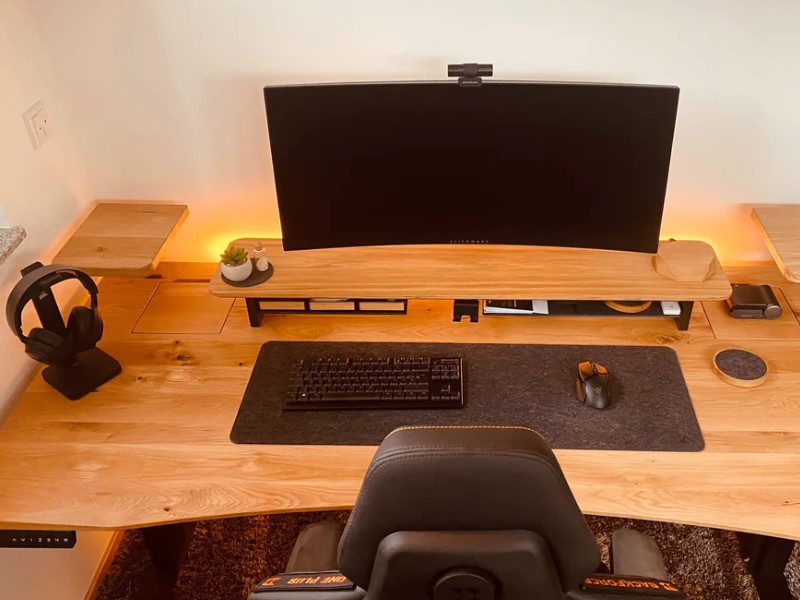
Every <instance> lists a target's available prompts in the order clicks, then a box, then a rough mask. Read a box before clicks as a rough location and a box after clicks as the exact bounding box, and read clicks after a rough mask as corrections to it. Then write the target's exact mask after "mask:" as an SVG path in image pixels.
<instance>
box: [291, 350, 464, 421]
mask: <svg viewBox="0 0 800 600" xmlns="http://www.w3.org/2000/svg"><path fill="white" fill-rule="evenodd" d="M462 373H463V368H462V364H461V358H433V357H425V356H423V357H419V356H417V357H399V356H392V357H383V358H319V357H311V358H301V359H298V360H297V361H296V362H295V364H294V367H293V371H292V373H291V376H290V380H289V385H288V389H287V392H286V399H285V401H284V404H283V410H342V409H403V408H460V407H462V406H463V405H464V385H463V379H462Z"/></svg>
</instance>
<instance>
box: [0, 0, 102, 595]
mask: <svg viewBox="0 0 800 600" xmlns="http://www.w3.org/2000/svg"><path fill="white" fill-rule="evenodd" d="M37 100H42V101H43V102H44V103H45V106H46V107H47V108H48V114H49V117H50V122H51V124H52V129H53V137H52V138H51V139H50V140H48V141H47V142H46V143H45V144H44V145H43V146H42V147H41V148H40V149H38V150H34V149H33V148H32V147H31V143H30V141H29V139H28V134H27V132H26V130H25V126H24V124H23V121H22V113H24V112H25V111H26V110H27V109H28V108H29V107H30V106H31V105H32V104H33V103H34V102H35V101H37ZM62 109H63V102H62V97H61V96H60V95H59V94H58V93H57V90H56V88H55V86H54V83H53V78H52V73H51V71H50V64H49V59H48V57H47V54H46V52H45V50H44V48H43V45H42V43H41V39H40V36H39V30H38V26H37V24H36V21H35V19H34V15H33V12H32V7H31V6H30V3H29V2H26V1H25V0H2V2H0V132H2V133H1V134H0V205H2V208H3V212H4V213H5V219H6V221H7V222H8V224H10V225H22V226H24V227H25V228H26V230H27V232H28V237H27V238H26V239H25V240H24V241H23V242H22V245H21V246H20V247H19V248H17V250H16V251H15V252H14V253H13V254H12V255H11V257H10V258H9V259H8V260H7V261H6V262H5V263H3V264H2V265H0V299H2V301H3V305H5V299H6V297H7V296H8V293H9V292H10V291H11V288H12V287H13V285H14V284H15V283H16V281H17V280H18V279H19V270H20V268H22V267H24V266H26V265H28V264H30V263H31V262H33V261H34V260H42V261H44V262H49V260H50V258H51V257H52V255H53V253H54V250H57V249H58V245H59V243H60V239H61V238H62V237H63V235H64V233H65V232H66V231H68V229H69V227H70V225H72V224H73V221H74V220H75V218H76V217H77V216H78V215H79V214H80V212H81V211H82V210H83V208H84V207H85V206H86V203H87V201H88V200H89V199H90V198H91V193H90V190H89V185H88V181H87V178H86V175H85V171H84V168H83V165H82V162H81V160H80V158H79V154H78V152H77V150H76V148H75V143H74V140H73V138H72V137H71V135H70V128H69V122H68V121H69V119H68V118H67V116H66V114H65V113H64V111H63V110H62ZM68 295H72V294H71V293H70V294H68ZM26 326H27V324H26ZM33 366H34V363H33V362H32V361H30V360H29V359H27V358H26V356H25V354H24V353H23V350H22V345H21V344H20V343H19V341H18V340H17V339H16V338H15V337H14V336H13V335H12V334H11V332H10V331H9V329H8V328H7V327H6V325H5V323H1V324H0V423H1V422H2V419H3V415H4V414H5V413H6V412H7V410H8V409H9V408H10V406H11V403H12V400H13V397H14V395H15V392H17V391H18V390H19V388H21V387H22V386H24V385H25V384H26V383H27V381H28V378H29V376H30V373H31V368H32V367H33ZM65 402H67V400H65ZM7 483H8V482H3V483H2V485H4V484H7ZM109 538H110V534H107V533H96V532H91V533H79V534H78V545H77V546H76V548H75V549H74V550H10V549H0V582H1V583H0V600H18V599H19V598H27V599H30V600H50V599H52V600H73V599H78V600H80V599H82V598H83V596H84V594H85V591H86V588H87V586H88V584H89V582H90V581H91V578H92V575H93V574H94V572H95V569H96V567H97V564H98V561H99V559H100V556H101V555H102V553H103V551H104V550H105V547H106V546H107V544H108V541H109ZM43 573H46V574H47V575H48V576H47V577H42V574H43ZM54 581H57V582H58V583H57V584H56V585H54V584H53V582H54Z"/></svg>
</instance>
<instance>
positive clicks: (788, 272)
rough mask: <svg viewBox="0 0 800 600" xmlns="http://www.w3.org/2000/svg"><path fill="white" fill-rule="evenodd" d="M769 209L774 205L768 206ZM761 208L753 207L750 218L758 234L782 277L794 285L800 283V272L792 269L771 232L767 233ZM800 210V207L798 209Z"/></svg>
mask: <svg viewBox="0 0 800 600" xmlns="http://www.w3.org/2000/svg"><path fill="white" fill-rule="evenodd" d="M766 206H767V207H769V206H772V205H766ZM758 210H759V207H758V206H755V207H753V210H752V211H750V217H751V218H752V219H753V222H754V223H755V224H756V228H757V229H758V232H759V233H760V234H761V239H762V240H763V241H764V245H765V246H766V247H767V250H769V253H770V255H771V256H772V260H774V261H775V264H776V265H777V266H778V270H779V271H780V272H781V275H783V277H784V278H785V279H787V280H788V281H791V282H792V283H800V272H799V271H795V270H793V269H791V268H790V267H789V266H788V265H787V264H786V262H785V261H784V259H783V256H782V255H781V253H780V251H779V250H778V248H777V247H776V246H775V243H774V242H773V241H772V238H771V237H770V234H769V232H768V231H767V228H766V226H765V225H764V222H763V221H762V220H761V215H759V214H758ZM798 210H800V207H798Z"/></svg>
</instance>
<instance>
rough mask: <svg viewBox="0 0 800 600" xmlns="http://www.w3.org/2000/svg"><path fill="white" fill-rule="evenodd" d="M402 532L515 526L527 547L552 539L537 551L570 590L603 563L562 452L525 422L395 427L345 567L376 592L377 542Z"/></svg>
mask: <svg viewBox="0 0 800 600" xmlns="http://www.w3.org/2000/svg"><path fill="white" fill-rule="evenodd" d="M398 532H462V533H463V532H466V533H469V532H496V533H499V532H513V536H515V537H514V539H518V540H519V541H520V542H521V543H522V544H523V546H524V545H525V544H528V545H532V546H537V544H539V542H537V540H544V542H543V543H541V544H539V546H538V547H539V550H536V551H537V552H539V553H540V554H541V553H542V552H544V553H549V556H551V557H552V558H549V557H544V558H547V560H548V561H550V562H551V563H552V564H553V565H554V567H555V572H556V573H557V575H556V577H557V580H558V582H559V583H560V587H561V589H562V590H563V591H564V592H567V591H569V590H575V589H577V588H578V586H579V585H580V583H581V582H582V581H583V579H584V577H586V576H587V575H589V574H590V573H592V572H593V571H594V570H595V569H596V568H597V567H598V566H599V564H600V554H599V551H598V549H597V545H596V542H595V539H594V536H593V535H592V533H591V531H590V530H589V528H588V526H587V525H586V521H585V520H584V518H583V515H582V514H581V512H580V510H579V508H578V505H577V504H576V502H575V498H574V497H573V495H572V492H571V491H570V489H569V486H568V485H567V482H566V480H565V478H564V475H563V473H562V472H561V468H560V467H559V465H558V462H557V461H556V459H555V456H554V455H553V453H552V452H551V450H550V449H549V448H548V447H547V445H546V444H545V442H544V440H543V439H542V438H541V437H540V436H539V434H538V433H536V432H535V431H533V430H532V429H528V428H525V427H452V428H450V427H448V428H441V427H414V428H405V429H399V430H396V431H395V432H393V433H392V434H390V435H389V436H388V437H387V438H386V439H385V440H384V441H383V443H382V444H381V445H380V447H379V448H378V451H377V453H376V454H375V457H374V459H373V460H372V463H371V464H370V467H369V469H368V471H367V474H366V477H365V479H364V484H363V486H362V488H361V493H360V494H359V497H358V500H357V502H356V505H355V508H354V509H353V513H352V516H351V518H350V521H349V522H348V524H347V527H346V528H345V531H344V535H343V537H342V540H341V542H340V544H339V569H340V571H341V572H342V573H343V574H344V575H346V576H347V577H348V578H349V579H350V580H352V581H353V582H355V583H356V584H357V585H358V586H359V587H361V588H364V589H369V588H370V580H371V579H372V577H373V569H374V566H375V560H376V556H378V555H379V546H380V545H381V543H382V542H384V540H386V539H387V538H389V540H388V541H387V542H386V544H390V542H391V540H392V538H390V536H392V535H393V534H396V533H398ZM526 532H527V534H530V535H527V534H526ZM521 534H522V535H523V537H525V535H527V538H526V539H527V541H525V540H522V538H520V535H521ZM545 542H546V543H545ZM409 543H416V542H412V541H409ZM548 568H551V569H552V567H548ZM494 576H496V574H494ZM499 583H500V584H501V585H502V584H503V582H499ZM373 589H374V588H373ZM373 589H370V594H369V595H370V596H371V595H372V592H373Z"/></svg>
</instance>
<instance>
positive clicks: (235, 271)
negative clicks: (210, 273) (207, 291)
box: [220, 258, 253, 281]
mask: <svg viewBox="0 0 800 600" xmlns="http://www.w3.org/2000/svg"><path fill="white" fill-rule="evenodd" d="M220 268H221V269H222V274H223V275H225V277H226V278H227V279H230V280H231V281H244V280H245V279H247V278H248V277H250V274H251V273H252V272H253V261H252V260H250V259H249V258H248V259H247V260H246V261H244V262H243V263H242V264H240V265H236V266H235V267H232V266H230V265H226V264H225V263H220Z"/></svg>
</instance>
